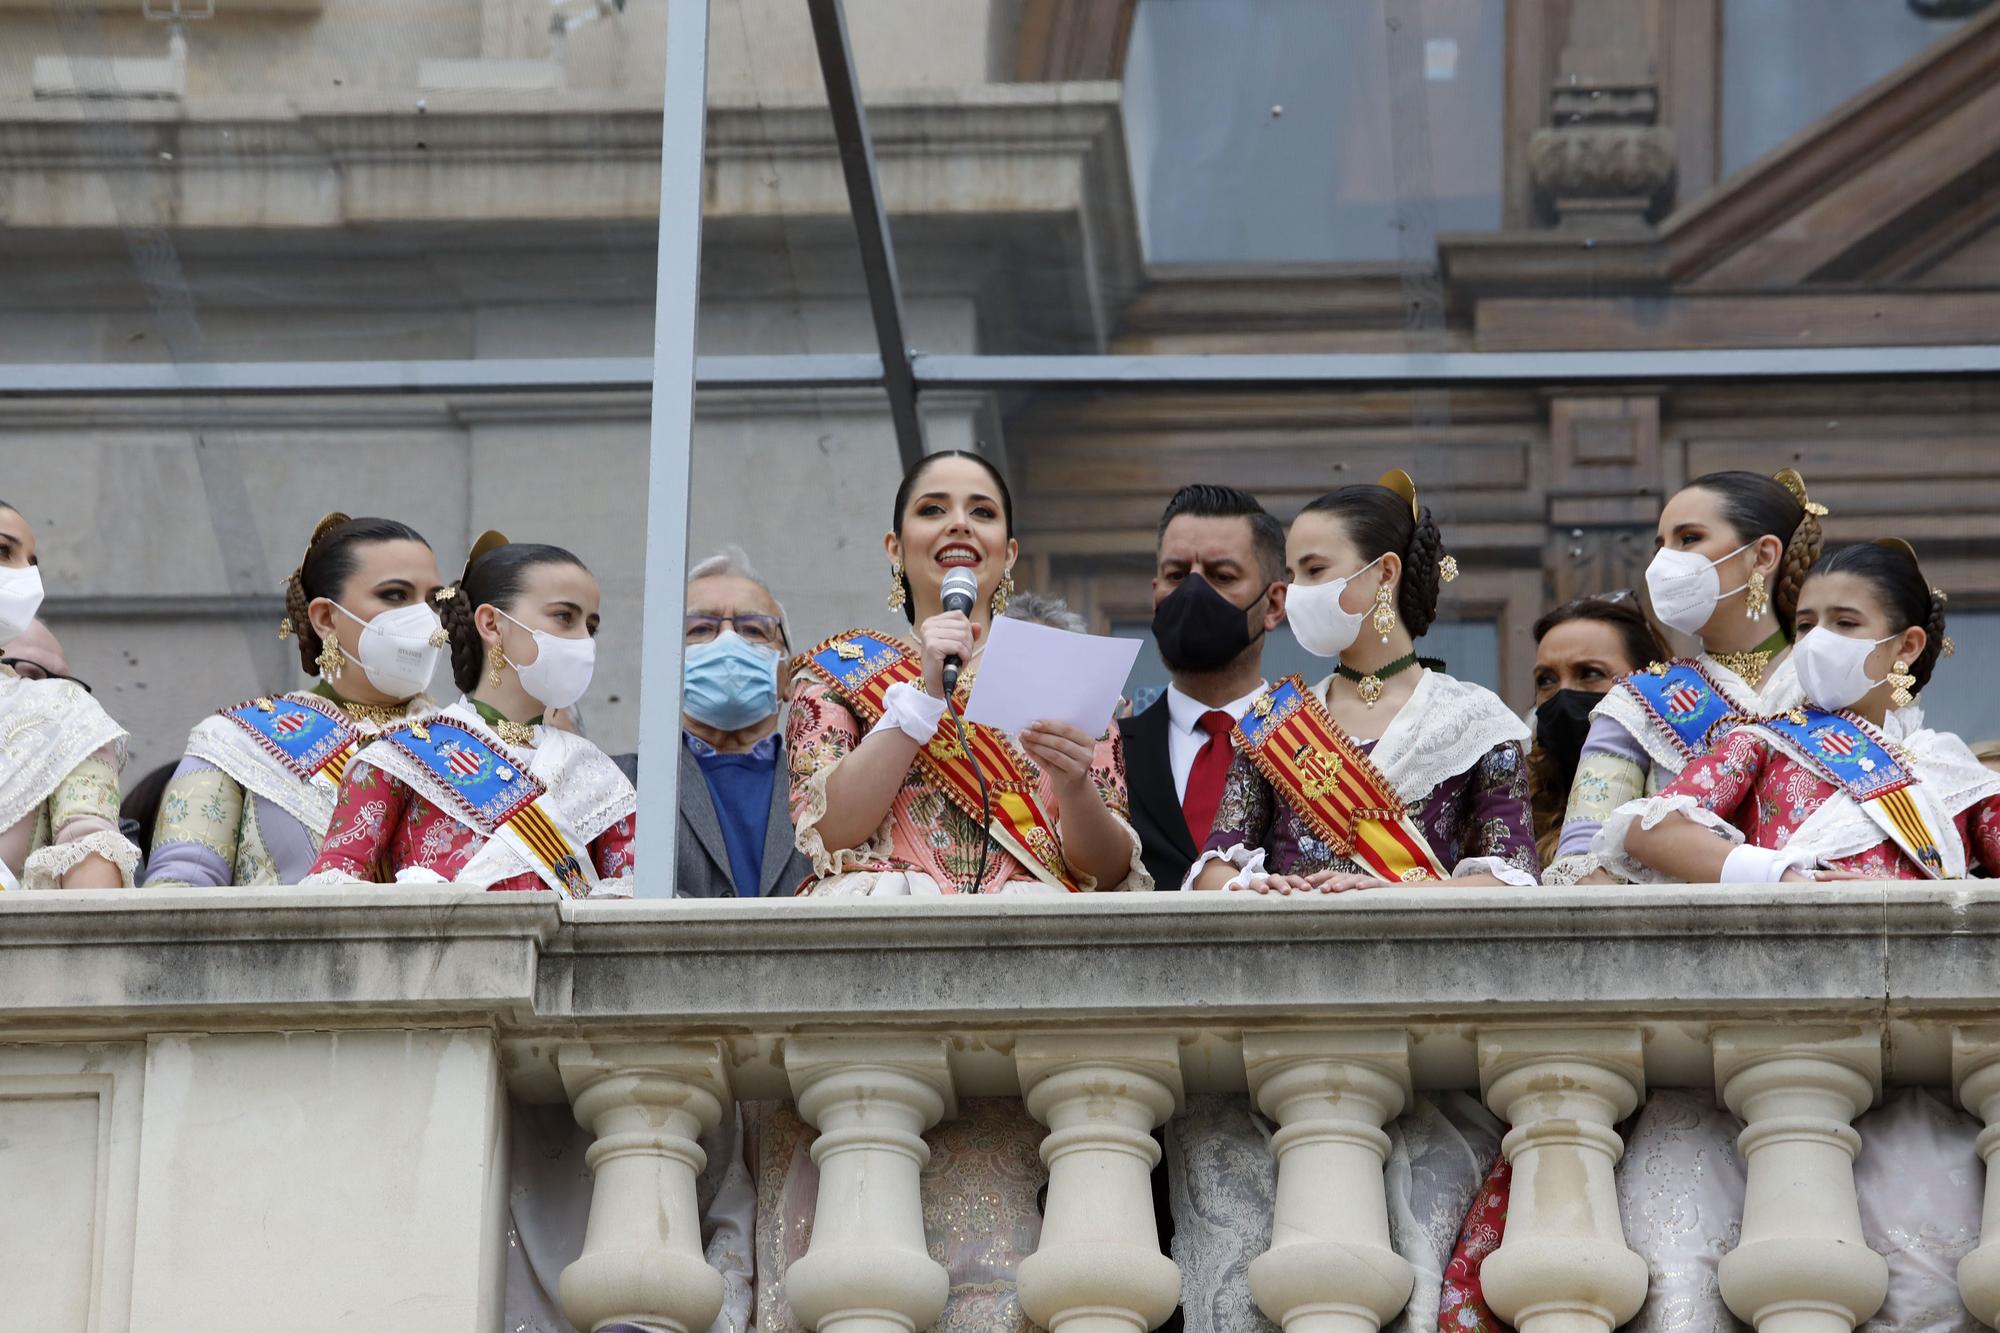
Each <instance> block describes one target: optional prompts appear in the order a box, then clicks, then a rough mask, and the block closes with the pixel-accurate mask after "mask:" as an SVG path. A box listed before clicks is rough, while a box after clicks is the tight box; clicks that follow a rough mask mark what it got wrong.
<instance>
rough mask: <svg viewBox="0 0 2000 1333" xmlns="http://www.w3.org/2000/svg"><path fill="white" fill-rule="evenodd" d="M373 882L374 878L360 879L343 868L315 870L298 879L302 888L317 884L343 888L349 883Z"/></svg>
mask: <svg viewBox="0 0 2000 1333" xmlns="http://www.w3.org/2000/svg"><path fill="white" fill-rule="evenodd" d="M374 882H375V881H374V880H370V879H362V878H361V877H360V876H359V875H350V874H349V873H347V872H346V871H345V870H315V871H313V873H312V874H310V875H307V876H306V877H305V878H304V879H302V880H300V881H299V885H300V887H302V888H304V887H309V886H311V885H315V884H317V885H329V886H332V887H335V888H343V889H344V888H346V887H348V886H349V885H351V884H373V883H374Z"/></svg>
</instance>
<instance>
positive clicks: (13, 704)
mask: <svg viewBox="0 0 2000 1333" xmlns="http://www.w3.org/2000/svg"><path fill="white" fill-rule="evenodd" d="M107 745H108V746H111V747H112V748H113V754H114V755H115V757H116V760H117V763H118V766H119V767H121V768H122V767H124V764H125V729H124V728H123V727H121V726H119V725H118V724H117V723H116V722H114V721H112V720H111V716H110V715H109V714H108V713H106V712H105V711H104V709H103V707H102V706H101V705H99V704H98V702H97V701H96V700H95V699H93V698H91V697H90V694H89V692H88V691H86V690H85V689H84V688H83V687H82V686H80V685H78V684H76V683H75V682H74V681H68V680H24V679H22V678H21V677H20V676H17V675H15V674H14V673H13V672H12V671H9V670H7V669H6V668H5V667H0V829H10V828H12V827H14V825H16V824H18V823H20V822H21V821H22V820H23V819H25V818H27V817H28V816H29V815H30V814H32V813H34V811H35V809H36V808H37V807H38V806H40V805H41V803H42V802H43V801H46V800H47V799H48V798H49V797H50V796H51V795H52V794H53V793H54V792H55V789H56V788H57V787H59V786H61V785H62V781H63V779H64V778H66V777H68V776H69V775H70V774H71V773H72V772H73V771H74V770H75V769H76V766H77V765H78V764H80V763H82V762H83V761H84V760H86V759H88V758H89V757H90V756H91V755H93V754H95V753H97V752H98V751H99V750H101V749H103V748H104V747H106V746H107Z"/></svg>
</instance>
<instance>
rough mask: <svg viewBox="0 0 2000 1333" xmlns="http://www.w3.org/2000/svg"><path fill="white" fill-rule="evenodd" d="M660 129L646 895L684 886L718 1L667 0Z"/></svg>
mask: <svg viewBox="0 0 2000 1333" xmlns="http://www.w3.org/2000/svg"><path fill="white" fill-rule="evenodd" d="M666 78H667V84H666V107H665V110H664V112H663V113H662V125H661V130H660V260H659V280H658V285H657V286H656V287H655V289H654V294H653V429H652V445H651V448H650V450H649V453H648V466H647V474H646V594H645V608H646V628H645V639H644V641H643V643H642V644H641V649H640V661H641V662H643V663H644V666H643V668H642V669H643V671H644V673H645V678H644V679H643V681H642V682H641V686H640V691H639V827H640V829H641V830H643V831H646V832H647V833H648V834H649V835H650V837H651V839H652V843H651V845H652V848H653V850H652V852H651V853H650V854H649V855H648V856H647V857H646V859H645V860H643V861H642V862H640V878H639V882H638V886H637V888H636V892H637V894H638V895H639V896H640V897H643V898H671V897H672V896H673V893H674V862H675V856H674V847H673V843H674V838H675V835H676V831H677V830H678V829H679V828H680V815H679V812H680V791H679V785H680V782H679V779H680V763H681V642H682V629H681V620H682V617H683V616H684V615H685V614H686V609H687V587H686V584H687V534H688V465H689V457H690V454H691V452H692V449H691V445H692V437H693V434H694V356H695V323H696V317H697V315H698V313H699V309H700V302H701V197H702V188H701V187H702V150H703V136H704V134H705V133H706V125H707V119H708V0H667V73H666Z"/></svg>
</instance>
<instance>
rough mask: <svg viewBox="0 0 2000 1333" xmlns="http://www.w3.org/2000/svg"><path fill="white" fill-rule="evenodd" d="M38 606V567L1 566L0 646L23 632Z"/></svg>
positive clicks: (32, 620)
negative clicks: (16, 567) (17, 567)
mask: <svg viewBox="0 0 2000 1333" xmlns="http://www.w3.org/2000/svg"><path fill="white" fill-rule="evenodd" d="M41 609H42V571H41V567H40V566H39V565H29V566H27V567H26V568H23V569H14V568H12V567H0V647H5V646H6V645H7V644H10V643H12V642H13V641H14V640H16V639H18V638H20V637H21V636H22V635H23V634H26V633H27V632H28V626H30V625H32V624H34V623H35V613H36V612H37V611H40V610H41Z"/></svg>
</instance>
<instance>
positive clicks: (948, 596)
mask: <svg viewBox="0 0 2000 1333" xmlns="http://www.w3.org/2000/svg"><path fill="white" fill-rule="evenodd" d="M942 593H943V601H944V609H945V610H947V611H956V612H958V613H959V614H960V615H966V616H969V615H971V614H972V604H973V603H974V602H975V601H977V600H978V599H979V576H978V575H977V574H975V573H973V572H972V571H971V570H970V569H968V568H966V567H965V566H964V565H960V566H959V567H958V568H956V569H954V570H952V571H951V572H950V573H949V574H946V575H945V576H944V588H943V589H942ZM964 665H965V664H964V663H963V662H961V661H959V660H958V654H957V653H953V654H952V655H951V656H949V657H947V658H945V659H944V692H945V697H946V698H950V697H951V692H952V691H953V690H955V689H957V688H958V673H959V671H960V669H961V668H963V667H964Z"/></svg>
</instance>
